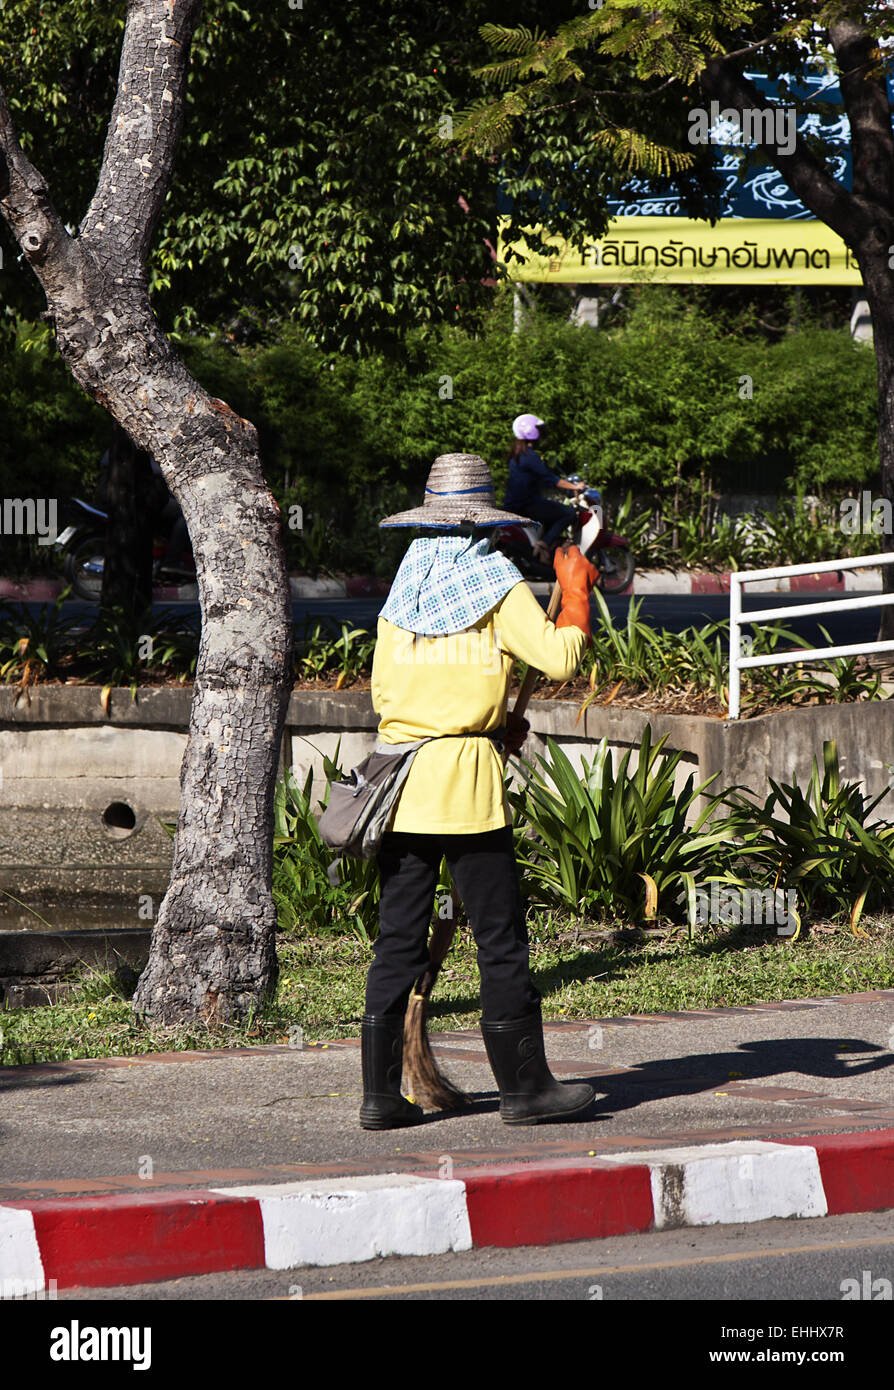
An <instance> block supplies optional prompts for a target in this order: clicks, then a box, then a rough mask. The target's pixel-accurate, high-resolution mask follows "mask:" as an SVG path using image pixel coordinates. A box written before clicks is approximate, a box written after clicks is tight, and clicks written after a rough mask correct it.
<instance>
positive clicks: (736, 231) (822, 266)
mask: <svg viewBox="0 0 894 1390" xmlns="http://www.w3.org/2000/svg"><path fill="white" fill-rule="evenodd" d="M549 245H550V246H551V247H554V248H555V254H554V255H553V256H550V257H544V256H535V255H534V253H533V252H532V251H530V250H529V249H528V247H527V245H526V243H525V242H524V240H522V241H518V242H515V243H514V249H517V250H518V251H520V252H521V253H522V255H524V257H525V260H524V262H523V263H522V262H519V261H509V262H508V263H507V270H508V271H509V275H510V277H511V278H512V279H513V280H543V281H554V282H556V283H557V284H565V285H578V284H586V283H594V284H603V285H606V284H608V285H619V284H625V283H628V282H633V281H643V282H648V281H650V280H652V281H656V282H659V283H662V284H673V285H692V284H702V283H708V284H714V285H733V284H736V285H738V284H749V285H859V284H861V283H862V281H861V276H860V269H859V266H858V265H857V262H856V260H855V258H854V257H853V255H852V254H851V252H850V250H849V248H848V247H847V246H846V245H845V243H844V242H843V241H842V240H841V237H839V236H837V235H836V234H835V232H833V231H832V230H831V228H829V227H827V226H826V224H825V222H818V221H814V220H810V221H804V222H794V221H786V220H784V219H783V218H775V217H771V218H745V217H726V218H721V220H720V221H719V222H716V223H715V224H714V226H713V227H712V226H711V224H710V223H709V222H696V221H693V220H692V219H691V218H688V217H616V218H615V219H614V220H613V221H612V222H611V224H610V226H609V230H608V232H607V233H606V235H605V236H604V237H603V238H602V239H601V240H599V241H595V240H594V241H593V242H591V243H590V244H589V245H588V246H587V247H586V248H585V250H584V251H583V252H581V251H579V250H572V249H571V247H570V246H569V245H568V244H567V242H565V241H563V240H562V239H561V238H560V237H550V238H549ZM506 250H507V244H506V243H505V242H504V241H503V239H502V230H501V235H500V240H499V242H498V248H497V254H498V258H499V260H501V261H504V262H505V259H506V255H505V253H506Z"/></svg>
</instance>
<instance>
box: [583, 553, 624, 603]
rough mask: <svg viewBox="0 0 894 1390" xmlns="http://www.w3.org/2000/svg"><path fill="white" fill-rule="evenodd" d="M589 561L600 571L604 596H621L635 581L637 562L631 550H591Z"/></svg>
mask: <svg viewBox="0 0 894 1390" xmlns="http://www.w3.org/2000/svg"><path fill="white" fill-rule="evenodd" d="M587 559H588V560H590V561H592V563H593V564H594V565H595V566H596V568H597V569H598V570H599V575H600V581H601V588H602V592H603V593H604V594H620V593H623V591H624V590H625V589H626V588H627V586H628V584H630V583H631V582H632V580H633V574H634V571H635V569H636V561H635V560H634V558H633V554H632V552H631V551H629V550H620V549H617V548H616V547H614V546H612V548H611V549H610V550H591V551H590V553H589V554H588V556H587Z"/></svg>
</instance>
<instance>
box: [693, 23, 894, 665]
mask: <svg viewBox="0 0 894 1390" xmlns="http://www.w3.org/2000/svg"><path fill="white" fill-rule="evenodd" d="M829 38H830V40H831V43H832V47H833V49H834V51H835V57H836V60H837V63H838V67H839V71H840V79H839V81H840V86H841V95H842V99H843V102H844V108H845V111H846V113H847V117H848V120H849V122H850V128H851V150H852V155H853V188H852V190H851V191H848V190H847V189H846V188H845V187H844V186H843V184H840V183H838V182H837V181H836V180H835V179H834V178H832V176H831V175H830V174H829V172H828V171H827V170H826V169H825V167H824V166H823V164H822V163H821V161H820V160H818V159H817V158H816V156H815V155H813V154H812V152H811V151H810V150H809V149H808V147H807V146H806V144H805V143H804V140H803V138H802V137H800V136H799V137H798V139H797V140H796V142H795V147H794V150H792V151H791V152H790V153H789V154H782V153H780V151H779V150H778V149H775V148H774V147H773V146H772V145H770V146H768V148H767V156H768V158H769V159H770V160H771V161H772V162H773V164H775V166H776V168H777V169H778V170H779V171H780V173H781V174H782V176H783V178H785V180H786V182H787V183H788V185H789V187H790V188H792V189H793V191H794V192H795V193H796V194H797V195H798V197H799V198H800V199H801V202H802V203H803V204H804V205H805V207H808V208H809V209H810V211H811V212H812V213H813V215H814V216H815V217H817V218H819V219H820V220H821V221H823V222H825V223H826V224H827V225H828V226H830V227H831V228H832V229H833V231H835V232H837V233H838V235H839V236H840V237H841V238H842V239H843V240H844V241H845V242H846V244H847V245H848V246H849V247H850V248H851V250H852V251H853V253H854V255H855V256H856V258H857V261H858V263H859V265H860V272H861V274H862V276H863V284H864V287H865V291H866V299H867V301H868V303H869V310H870V313H871V315H872V326H873V335H874V340H875V354H876V362H877V370H878V448H879V464H880V482H881V491H882V495H883V496H884V497H886V498H888V500H889V501H890V502H891V503H892V504H894V269H892V266H891V261H892V258H894V135H892V131H891V114H890V109H889V105H888V93H887V87H886V85H885V79H884V76H883V75H882V74H881V72H880V70H879V67H878V62H877V40H876V39H875V38H874V37H873V35H872V34H871V33H870V31H869V29H868V28H867V27H866V24H865V23H864V21H863V20H862V19H861V18H860V17H859V15H853V16H846V17H843V18H841V17H840V18H838V19H837V20H836V21H835V22H834V23H832V24H831V25H830V26H829ZM700 83H701V87H702V90H703V91H704V92H705V94H706V96H708V97H712V98H716V99H717V100H719V101H720V103H721V105H722V106H732V107H735V108H736V109H737V110H738V111H740V112H741V111H744V110H746V109H749V108H752V109H753V108H760V107H762V106H763V105H764V104H765V103H764V100H763V98H762V97H761V94H760V93H759V92H758V91H757V89H756V88H755V86H754V85H753V83H751V82H750V81H748V80H747V79H746V78H744V77H743V76H742V75H741V73H740V72H739V71H738V70H737V68H736V67H735V66H734V65H733V63H732V62H730V61H728V60H727V59H725V58H723V57H717V58H712V59H711V60H710V61H709V62H708V63H707V65H706V67H705V69H704V71H703V72H702V74H701V76H700ZM830 389H832V390H835V389H844V390H846V389H847V387H846V383H840V384H838V386H836V385H835V384H833V385H832V386H831V387H830ZM878 550H879V552H882V551H887V550H894V534H892V532H891V530H890V529H886V532H885V535H884V536H879V544H878ZM882 576H883V583H884V590H885V592H886V593H894V566H892V565H886V566H885V567H884V568H883V570H882ZM879 640H882V641H890V640H894V605H891V606H889V607H887V608H883V609H882V610H881V621H880V625H879Z"/></svg>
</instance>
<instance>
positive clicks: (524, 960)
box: [366, 825, 540, 1023]
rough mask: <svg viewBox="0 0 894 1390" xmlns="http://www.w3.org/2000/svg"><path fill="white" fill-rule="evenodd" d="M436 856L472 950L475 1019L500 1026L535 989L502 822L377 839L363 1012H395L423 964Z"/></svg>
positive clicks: (525, 1005) (525, 1008)
mask: <svg viewBox="0 0 894 1390" xmlns="http://www.w3.org/2000/svg"><path fill="white" fill-rule="evenodd" d="M442 856H443V857H444V858H446V860H447V866H448V868H449V870H450V875H451V878H452V879H453V882H454V884H455V886H456V889H457V891H458V893H459V896H460V898H461V899H462V902H463V906H464V907H465V910H466V912H467V914H468V917H469V921H470V923H471V926H472V932H473V934H474V937H475V944H476V946H477V947H478V968H479V970H480V971H481V1012H482V1016H483V1017H484V1018H485V1019H486V1020H487V1021H488V1022H491V1023H501V1022H507V1021H508V1020H509V1019H513V1018H520V1017H522V1016H523V1015H525V1014H528V1013H530V1012H531V1010H532V1009H533V1008H535V1007H536V1006H537V1004H539V1002H540V993H539V991H538V990H537V989H536V988H535V986H534V983H533V981H532V980H531V973H530V969H529V965H528V931H527V927H526V925H525V914H524V906H523V904H522V899H521V892H520V890H519V886H518V869H517V867H516V863H515V850H514V847H513V843H512V827H511V826H508V825H507V826H504V827H503V829H501V830H488V831H485V832H484V833H483V834H481V835H411V834H408V833H406V832H404V831H389V832H388V833H386V834H385V835H384V836H383V837H382V849H381V851H380V853H379V880H380V883H381V902H380V905H379V935H378V938H377V940H376V943H375V946H374V957H375V958H374V960H373V963H372V965H371V966H370V969H369V974H368V976H367V980H366V1011H367V1013H370V1014H393V1013H402V1012H403V1011H404V1010H405V1009H406V1007H407V1000H408V998H409V995H410V990H411V988H412V986H413V985H414V984H415V982H416V980H418V979H419V977H420V975H422V974H423V972H424V970H425V968H426V965H427V964H428V928H429V924H430V923H431V920H432V913H433V908H434V895H435V889H436V887H437V884H438V869H439V868H440V865H441V858H442Z"/></svg>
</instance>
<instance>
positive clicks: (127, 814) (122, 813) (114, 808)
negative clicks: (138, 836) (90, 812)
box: [102, 801, 137, 840]
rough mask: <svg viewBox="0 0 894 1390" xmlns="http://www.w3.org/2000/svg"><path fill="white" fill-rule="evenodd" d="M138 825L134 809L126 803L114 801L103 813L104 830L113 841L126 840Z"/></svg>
mask: <svg viewBox="0 0 894 1390" xmlns="http://www.w3.org/2000/svg"><path fill="white" fill-rule="evenodd" d="M136 823H137V818H136V815H135V813H134V809H133V807H132V806H128V804H127V802H126V801H112V802H110V803H109V805H108V806H107V807H106V809H105V810H104V811H103V813H102V828H103V830H104V831H105V832H106V834H107V835H110V836H111V837H112V839H113V840H126V839H127V837H128V835H132V834H133V832H134V829H135V827H136Z"/></svg>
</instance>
